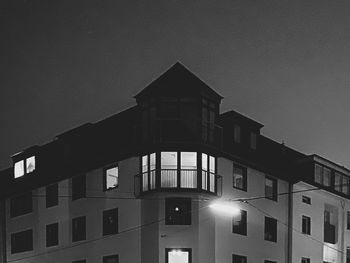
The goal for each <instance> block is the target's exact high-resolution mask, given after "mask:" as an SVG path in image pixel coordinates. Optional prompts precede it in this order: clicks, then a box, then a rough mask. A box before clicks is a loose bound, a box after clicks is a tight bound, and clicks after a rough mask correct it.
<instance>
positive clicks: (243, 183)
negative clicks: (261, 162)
mask: <svg viewBox="0 0 350 263" xmlns="http://www.w3.org/2000/svg"><path fill="white" fill-rule="evenodd" d="M233 188H237V189H240V190H243V191H247V168H245V167H242V166H238V165H233Z"/></svg>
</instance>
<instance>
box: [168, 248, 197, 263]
mask: <svg viewBox="0 0 350 263" xmlns="http://www.w3.org/2000/svg"><path fill="white" fill-rule="evenodd" d="M191 252H192V251H191V249H190V248H166V249H165V263H191V262H192V258H191V257H192V255H191Z"/></svg>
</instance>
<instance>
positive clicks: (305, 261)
mask: <svg viewBox="0 0 350 263" xmlns="http://www.w3.org/2000/svg"><path fill="white" fill-rule="evenodd" d="M300 262H301V263H310V258H306V257H301V260H300Z"/></svg>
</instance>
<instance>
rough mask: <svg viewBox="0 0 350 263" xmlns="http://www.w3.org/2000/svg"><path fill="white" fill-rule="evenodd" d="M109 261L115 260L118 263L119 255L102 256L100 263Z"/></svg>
mask: <svg viewBox="0 0 350 263" xmlns="http://www.w3.org/2000/svg"><path fill="white" fill-rule="evenodd" d="M109 259H117V263H119V255H118V254H114V255H108V256H103V257H102V263H105V262H107V260H109Z"/></svg>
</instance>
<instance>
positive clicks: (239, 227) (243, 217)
mask: <svg viewBox="0 0 350 263" xmlns="http://www.w3.org/2000/svg"><path fill="white" fill-rule="evenodd" d="M232 232H233V233H236V234H240V235H244V236H246V235H247V211H244V210H241V212H240V214H239V215H235V216H234V217H233V219H232Z"/></svg>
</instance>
